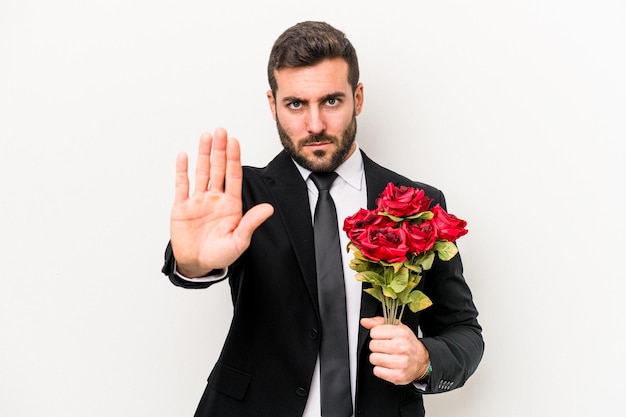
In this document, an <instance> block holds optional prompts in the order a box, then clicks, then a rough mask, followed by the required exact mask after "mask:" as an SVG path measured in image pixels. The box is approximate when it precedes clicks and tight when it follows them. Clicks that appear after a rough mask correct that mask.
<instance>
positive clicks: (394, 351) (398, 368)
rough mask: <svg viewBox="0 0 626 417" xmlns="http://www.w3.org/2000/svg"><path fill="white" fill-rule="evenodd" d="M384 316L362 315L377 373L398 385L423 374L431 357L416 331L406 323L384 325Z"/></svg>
mask: <svg viewBox="0 0 626 417" xmlns="http://www.w3.org/2000/svg"><path fill="white" fill-rule="evenodd" d="M384 323H385V319H384V318H382V317H370V318H362V319H361V326H363V327H365V328H366V329H368V330H369V331H370V337H371V339H372V340H371V341H370V344H369V348H370V351H371V352H372V353H371V354H370V358H369V359H370V363H371V364H372V365H374V375H376V376H377V377H379V378H381V379H384V380H385V381H389V382H391V383H393V384H396V385H406V384H410V383H411V382H413V381H415V380H416V379H417V378H419V377H420V376H422V375H424V373H425V372H426V369H427V368H428V363H429V361H430V356H429V354H428V350H426V347H425V346H424V344H423V343H422V342H420V340H419V339H418V338H417V336H416V335H415V333H413V331H412V330H411V329H410V328H409V327H407V326H406V325H404V324H397V325H393V324H384Z"/></svg>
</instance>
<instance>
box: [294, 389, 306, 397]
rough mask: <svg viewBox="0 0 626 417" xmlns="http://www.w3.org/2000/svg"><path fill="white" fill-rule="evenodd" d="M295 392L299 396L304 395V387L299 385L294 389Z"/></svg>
mask: <svg viewBox="0 0 626 417" xmlns="http://www.w3.org/2000/svg"><path fill="white" fill-rule="evenodd" d="M296 394H298V396H299V397H306V396H307V392H306V388H302V387H299V388H298V389H296Z"/></svg>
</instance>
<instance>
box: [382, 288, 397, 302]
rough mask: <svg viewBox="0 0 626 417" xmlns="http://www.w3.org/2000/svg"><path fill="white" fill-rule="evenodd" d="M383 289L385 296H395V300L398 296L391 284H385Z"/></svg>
mask: <svg viewBox="0 0 626 417" xmlns="http://www.w3.org/2000/svg"><path fill="white" fill-rule="evenodd" d="M381 289H382V290H383V295H384V296H385V297H388V298H393V299H394V300H395V299H396V298H398V294H397V293H396V292H395V291H394V289H393V288H392V287H391V286H388V285H385V286H383V287H381Z"/></svg>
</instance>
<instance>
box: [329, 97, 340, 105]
mask: <svg viewBox="0 0 626 417" xmlns="http://www.w3.org/2000/svg"><path fill="white" fill-rule="evenodd" d="M326 103H327V104H328V105H329V106H331V107H334V106H336V105H337V104H339V100H337V99H336V98H335V97H332V98H329V99H328V101H326Z"/></svg>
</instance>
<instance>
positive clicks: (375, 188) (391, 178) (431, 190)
mask: <svg viewBox="0 0 626 417" xmlns="http://www.w3.org/2000/svg"><path fill="white" fill-rule="evenodd" d="M361 153H362V155H363V166H364V168H365V176H366V179H367V186H368V194H369V193H370V192H371V193H373V194H375V195H378V194H380V193H381V192H382V191H383V189H384V188H385V187H386V186H387V184H388V183H390V182H391V183H393V184H395V185H398V186H401V185H404V186H406V187H414V188H419V189H421V190H424V192H425V193H426V195H427V196H429V197H430V198H432V199H433V200H434V202H435V204H437V203H439V204H441V205H442V207H445V197H444V195H443V192H442V191H441V190H440V189H439V188H437V187H435V186H433V185H430V184H426V183H424V182H420V181H416V180H413V179H410V178H407V177H405V176H404V175H401V174H398V173H397V172H395V171H392V170H391V169H389V168H385V167H384V166H382V165H380V164H378V163H376V162H374V161H373V160H372V159H370V158H369V157H368V156H367V155H366V154H365V152H363V151H361Z"/></svg>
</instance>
